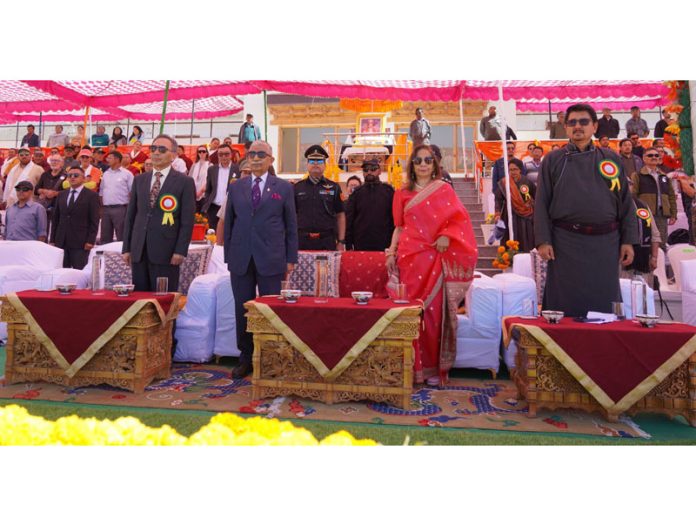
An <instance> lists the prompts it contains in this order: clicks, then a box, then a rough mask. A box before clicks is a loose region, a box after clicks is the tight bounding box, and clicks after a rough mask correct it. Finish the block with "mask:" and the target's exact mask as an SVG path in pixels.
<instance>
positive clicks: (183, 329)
mask: <svg viewBox="0 0 696 525" xmlns="http://www.w3.org/2000/svg"><path fill="white" fill-rule="evenodd" d="M218 278H219V276H218V275H215V274H207V275H200V276H198V277H196V278H195V279H194V280H193V282H192V283H191V286H190V288H189V293H188V296H187V300H186V306H185V307H184V309H183V310H182V311H181V312H180V313H179V316H178V317H177V320H176V341H177V344H176V351H175V352H174V361H184V362H192V363H205V362H208V361H210V360H211V359H212V357H213V347H214V345H215V316H216V312H215V303H216V299H215V287H216V286H217V281H218Z"/></svg>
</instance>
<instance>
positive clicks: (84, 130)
mask: <svg viewBox="0 0 696 525" xmlns="http://www.w3.org/2000/svg"><path fill="white" fill-rule="evenodd" d="M88 119H89V106H87V107H86V108H85V118H84V120H83V121H82V136H81V137H80V148H84V146H85V141H86V140H87V136H86V135H87V121H88Z"/></svg>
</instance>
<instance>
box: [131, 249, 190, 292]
mask: <svg viewBox="0 0 696 525" xmlns="http://www.w3.org/2000/svg"><path fill="white" fill-rule="evenodd" d="M131 271H132V272H133V284H134V285H135V291H136V292H156V291H157V278H158V277H166V278H167V279H169V282H168V288H167V291H169V292H176V291H177V290H178V289H179V266H174V265H173V264H154V263H151V262H150V261H149V260H148V258H147V243H146V246H145V247H143V257H142V259H141V260H140V262H134V261H131Z"/></svg>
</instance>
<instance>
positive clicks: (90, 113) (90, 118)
mask: <svg viewBox="0 0 696 525" xmlns="http://www.w3.org/2000/svg"><path fill="white" fill-rule="evenodd" d="M85 133H87V130H86V129H85ZM89 137H90V138H91V137H92V112H91V111H90V112H89Z"/></svg>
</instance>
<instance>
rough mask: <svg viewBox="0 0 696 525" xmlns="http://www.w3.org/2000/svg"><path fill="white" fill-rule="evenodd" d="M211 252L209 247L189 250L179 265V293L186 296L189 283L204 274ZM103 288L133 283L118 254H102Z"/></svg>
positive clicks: (127, 266) (128, 270)
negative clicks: (103, 269)
mask: <svg viewBox="0 0 696 525" xmlns="http://www.w3.org/2000/svg"><path fill="white" fill-rule="evenodd" d="M211 252H212V247H211V246H206V247H205V248H203V249H191V250H189V252H188V255H187V256H186V259H184V262H183V263H182V264H181V270H180V273H179V290H178V291H179V292H180V293H182V294H184V295H186V294H188V290H189V287H190V286H191V282H192V281H193V280H194V279H195V278H196V277H198V276H199V275H203V274H204V273H205V270H206V268H207V267H208V261H209V259H210V253H211ZM104 268H105V273H104V287H105V288H106V289H107V290H110V289H111V288H113V286H114V285H115V284H120V283H131V282H133V275H132V273H131V268H130V266H129V265H127V264H126V263H125V262H124V261H123V257H122V256H121V254H120V253H118V252H104Z"/></svg>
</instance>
